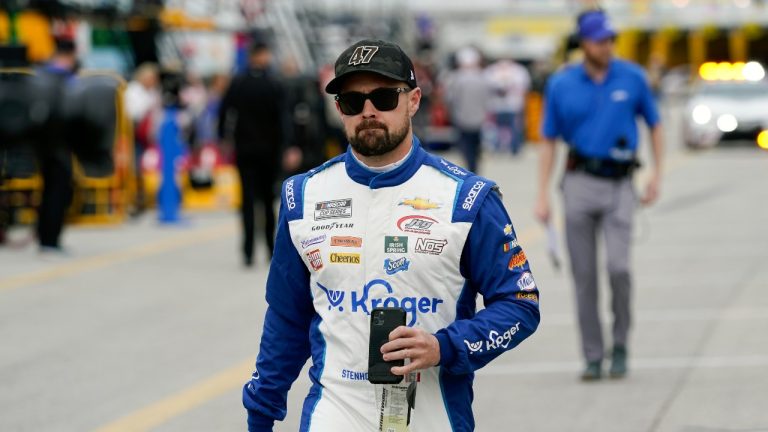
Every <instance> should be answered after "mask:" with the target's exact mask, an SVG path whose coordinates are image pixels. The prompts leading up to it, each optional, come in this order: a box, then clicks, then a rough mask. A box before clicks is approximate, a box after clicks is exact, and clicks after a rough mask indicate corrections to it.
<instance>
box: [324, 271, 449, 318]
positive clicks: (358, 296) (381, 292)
mask: <svg viewBox="0 0 768 432" xmlns="http://www.w3.org/2000/svg"><path fill="white" fill-rule="evenodd" d="M317 286H318V287H319V288H320V289H321V290H322V291H323V292H324V293H325V296H326V297H327V298H328V310H334V309H335V310H337V311H339V312H344V311H346V312H348V313H364V314H366V315H370V314H371V310H373V309H374V308H377V307H399V308H402V309H403V310H404V311H405V312H406V314H407V316H408V317H410V319H409V321H408V327H412V326H413V325H414V324H416V318H417V314H433V313H437V308H438V306H439V305H440V304H441V303H443V299H439V298H436V297H402V298H401V297H396V296H395V295H394V294H395V291H394V290H393V289H392V285H390V283H389V282H387V281H385V280H383V279H374V280H372V281H370V282H368V283H367V284H365V286H363V291H362V293H361V292H358V291H344V290H334V289H331V288H327V287H325V286H324V285H322V284H321V283H319V282H317ZM348 294H349V295H348Z"/></svg>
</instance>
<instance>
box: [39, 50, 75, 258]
mask: <svg viewBox="0 0 768 432" xmlns="http://www.w3.org/2000/svg"><path fill="white" fill-rule="evenodd" d="M77 67H78V61H77V52H76V47H75V43H74V42H73V41H72V40H69V39H60V40H57V41H56V51H55V52H54V54H53V57H52V58H51V59H50V60H49V61H48V62H47V63H45V64H44V65H43V66H42V67H41V68H39V69H38V71H37V72H38V76H39V77H40V78H41V79H45V80H50V82H51V84H52V88H54V89H55V90H54V91H56V92H57V93H58V94H59V95H60V97H58V98H57V102H58V104H59V105H57V106H54V107H51V109H52V114H51V121H50V123H49V127H48V128H47V129H48V130H47V131H46V133H45V136H44V137H43V142H42V143H39V146H38V161H39V170H40V175H41V176H42V179H43V192H42V197H41V200H40V207H39V208H38V215H37V238H38V242H39V245H40V252H41V253H62V252H63V251H64V250H63V248H62V246H61V233H62V231H63V229H64V220H65V218H66V215H67V209H68V208H69V205H70V203H71V201H72V194H73V188H74V186H73V181H72V143H71V142H67V136H68V135H69V134H68V131H67V124H66V119H65V113H64V109H65V108H64V104H65V103H66V101H65V100H64V99H65V91H66V90H65V87H66V86H68V85H69V84H70V82H71V81H72V80H74V79H75V73H76V72H77Z"/></svg>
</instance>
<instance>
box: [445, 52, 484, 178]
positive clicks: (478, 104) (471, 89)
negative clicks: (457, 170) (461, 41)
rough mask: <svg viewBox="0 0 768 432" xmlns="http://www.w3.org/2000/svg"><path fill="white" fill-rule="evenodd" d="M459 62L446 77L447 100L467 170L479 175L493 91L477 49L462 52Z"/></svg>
mask: <svg viewBox="0 0 768 432" xmlns="http://www.w3.org/2000/svg"><path fill="white" fill-rule="evenodd" d="M456 62H457V64H458V69H457V70H456V71H454V72H452V73H450V74H449V75H448V77H447V78H446V83H445V101H446V103H447V105H448V111H449V112H450V117H451V123H452V124H453V126H454V127H455V128H456V129H458V131H459V149H460V150H461V152H462V153H463V155H464V159H465V160H466V161H467V168H468V169H469V170H470V171H472V172H474V173H477V172H478V159H479V158H480V139H481V131H482V128H483V125H484V124H485V122H486V120H487V118H488V109H489V101H490V99H491V94H492V88H491V86H490V84H489V83H488V80H487V79H486V77H485V75H484V74H483V69H482V65H481V62H482V58H481V56H480V53H479V52H478V51H477V50H476V49H474V48H469V47H467V48H463V49H461V50H459V52H458V53H456Z"/></svg>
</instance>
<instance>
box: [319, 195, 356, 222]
mask: <svg viewBox="0 0 768 432" xmlns="http://www.w3.org/2000/svg"><path fill="white" fill-rule="evenodd" d="M350 217H352V198H347V199H341V200H335V201H322V202H319V203H317V204H315V220H323V219H337V218H350Z"/></svg>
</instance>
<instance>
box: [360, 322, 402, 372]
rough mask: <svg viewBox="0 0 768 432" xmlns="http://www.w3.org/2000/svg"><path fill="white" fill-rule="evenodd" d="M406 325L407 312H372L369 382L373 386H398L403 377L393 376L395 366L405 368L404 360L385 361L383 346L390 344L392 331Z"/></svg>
mask: <svg viewBox="0 0 768 432" xmlns="http://www.w3.org/2000/svg"><path fill="white" fill-rule="evenodd" d="M404 325H405V310H403V309H401V308H389V307H388V308H375V309H374V310H372V311H371V335H370V338H369V339H368V381H370V382H371V383H373V384H397V383H399V382H400V381H402V380H403V376H402V375H395V374H393V373H392V372H391V371H390V369H392V367H393V366H403V365H404V364H405V361H404V360H394V361H388V362H387V361H384V355H383V354H382V353H381V346H382V345H384V344H385V343H387V342H389V334H390V333H391V332H392V330H394V329H396V328H398V327H400V326H404Z"/></svg>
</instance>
